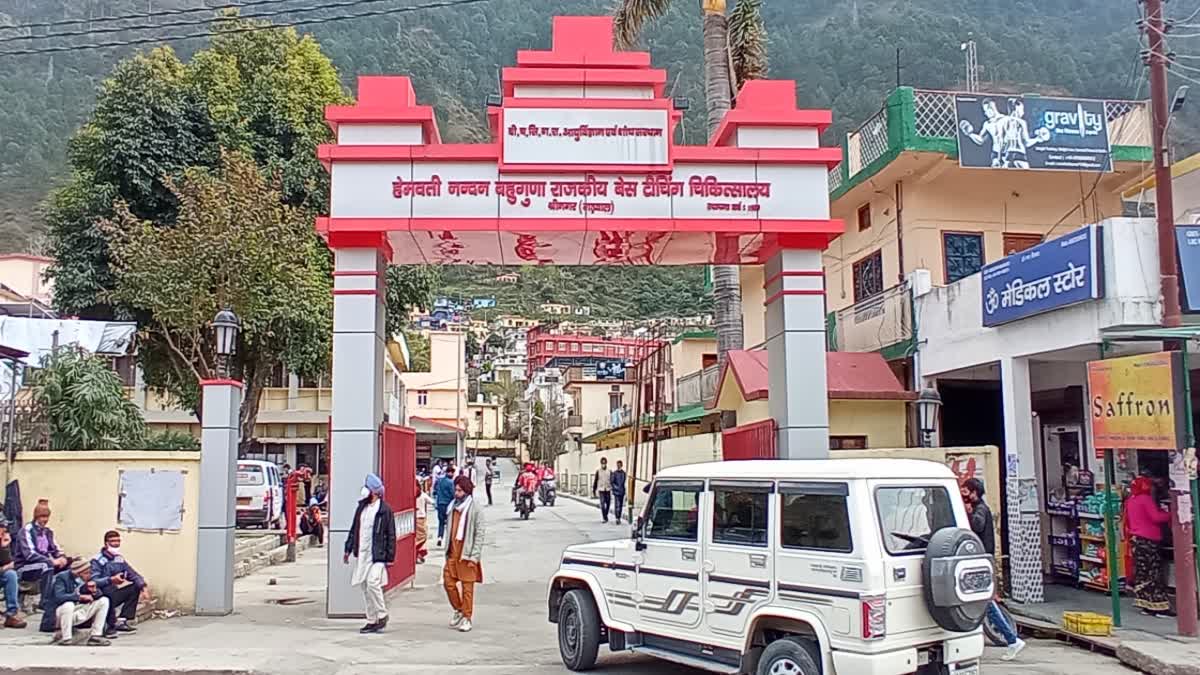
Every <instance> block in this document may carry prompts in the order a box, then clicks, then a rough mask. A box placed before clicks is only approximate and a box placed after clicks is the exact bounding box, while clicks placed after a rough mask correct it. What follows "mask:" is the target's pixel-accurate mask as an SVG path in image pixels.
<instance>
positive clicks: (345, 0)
mask: <svg viewBox="0 0 1200 675" xmlns="http://www.w3.org/2000/svg"><path fill="white" fill-rule="evenodd" d="M274 1H276V2H278V0H274ZM389 1H390V0H340V1H338V2H328V3H325V4H323V5H318V6H309V7H290V8H289V7H285V8H282V9H275V10H272V11H268V12H259V13H251V14H239V15H236V16H234V15H230V16H227V17H226V16H219V15H214V16H207V17H203V18H190V19H186V20H183V21H166V22H163V23H143V24H140V25H136V26H102V27H100V28H88V29H86V30H77V31H69V32H65V33H50V34H47V35H10V36H8V37H0V44H3V43H6V42H17V41H23V40H53V39H56V38H69V37H86V36H91V35H104V34H107V33H125V32H128V31H138V30H158V29H162V28H178V27H180V26H203V25H206V24H209V23H212V22H213V21H232V20H236V19H264V18H269V17H273V16H281V15H284V14H301V13H305V12H317V11H320V10H323V9H338V8H341V7H356V6H358V5H366V4H370V3H375V2H389Z"/></svg>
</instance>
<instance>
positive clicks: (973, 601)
mask: <svg viewBox="0 0 1200 675" xmlns="http://www.w3.org/2000/svg"><path fill="white" fill-rule="evenodd" d="M980 560H986V561H988V564H987V566H986V569H982V568H981V569H974V568H975V567H978V566H979V565H980ZM961 565H970V566H971V568H972V569H971V571H970V572H968V574H969V575H971V576H970V577H964V579H963V580H960V579H959V578H958V576H959V570H960V566H961ZM921 575H922V582H923V583H924V590H925V600H926V605H928V609H929V615H930V616H931V617H933V620H934V621H935V622H937V625H938V626H941V627H942V628H944V629H946V630H948V631H954V632H958V633H966V632H970V631H973V630H975V629H976V628H978V627H979V624H981V623H983V619H984V616H985V615H986V614H987V608H988V605H989V604H990V603H991V601H992V596H991V594H986V595H985V594H982V593H981V592H980V590H984V589H986V588H988V587H994V583H995V573H994V572H993V571H992V568H991V558H990V556H989V555H988V554H987V553H986V552H985V550H984V548H983V542H981V541H980V540H979V537H977V536H975V533H974V532H972V531H970V530H967V529H962V528H956V527H947V528H943V529H941V530H938V531H937V532H934V533H933V536H931V537H930V538H929V546H928V547H926V549H925V559H924V560H923V561H922V564H921ZM980 575H981V576H980ZM977 576H978V577H979V578H976V577H977ZM964 580H966V581H969V582H971V584H972V586H971V587H969V588H963V584H962V581H964ZM976 584H977V585H978V586H979V587H980V589H979V590H977V589H976V588H975V587H974V586H975V585H976ZM964 594H965V595H967V597H966V598H964V597H963V596H964Z"/></svg>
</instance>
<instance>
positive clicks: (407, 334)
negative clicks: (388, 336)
mask: <svg viewBox="0 0 1200 675" xmlns="http://www.w3.org/2000/svg"><path fill="white" fill-rule="evenodd" d="M401 333H402V334H403V335H404V341H405V342H407V343H408V369H409V370H410V371H412V372H415V373H428V372H429V368H430V364H429V336H428V335H425V334H422V333H418V332H417V331H415V330H402V331H401Z"/></svg>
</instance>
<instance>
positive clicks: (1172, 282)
mask: <svg viewBox="0 0 1200 675" xmlns="http://www.w3.org/2000/svg"><path fill="white" fill-rule="evenodd" d="M1141 25H1142V29H1143V30H1145V31H1146V42H1147V45H1148V46H1149V48H1150V50H1149V54H1148V55H1147V62H1146V63H1147V65H1148V66H1149V68H1150V111H1151V115H1152V118H1153V119H1152V123H1151V125H1150V127H1151V129H1152V130H1153V138H1152V139H1151V147H1152V148H1153V152H1154V212H1155V218H1156V221H1157V223H1158V273H1159V279H1160V280H1161V284H1162V298H1163V326H1166V327H1169V328H1170V327H1175V326H1179V325H1180V323H1182V320H1181V319H1182V316H1181V314H1182V313H1181V311H1180V307H1179V274H1178V271H1177V270H1178V266H1177V265H1178V263H1177V262H1176V258H1175V200H1174V194H1173V191H1172V185H1171V157H1170V154H1169V150H1168V149H1167V148H1168V144H1167V125H1168V122H1169V121H1170V116H1171V109H1170V102H1169V100H1168V96H1169V94H1168V93H1167V47H1166V39H1165V37H1166V31H1167V25H1166V21H1165V20H1164V17H1163V0H1145V20H1144V21H1143V22H1142V24H1141ZM1165 347H1166V349H1168V350H1172V351H1176V350H1178V349H1179V347H1180V345H1179V342H1178V341H1176V340H1172V341H1169V342H1168V343H1167V344H1166V345H1165ZM1184 377H1187V374H1186V373H1184ZM1176 386H1181V385H1179V384H1177V385H1176ZM1185 391H1187V390H1186V389H1185ZM1177 451H1178V452H1181V453H1182V452H1183V448H1178V449H1177ZM1170 511H1171V516H1170V517H1171V538H1172V541H1174V542H1175V545H1174V551H1173V553H1174V560H1175V611H1176V628H1177V630H1178V631H1179V634H1180V635H1185V636H1188V637H1195V636H1196V635H1197V633H1198V631H1197V616H1196V563H1195V553H1194V550H1193V548H1192V539H1193V536H1194V533H1193V529H1192V528H1194V527H1195V525H1196V523H1194V522H1192V504H1191V486H1190V485H1186V484H1185V485H1175V484H1172V485H1171V506H1170Z"/></svg>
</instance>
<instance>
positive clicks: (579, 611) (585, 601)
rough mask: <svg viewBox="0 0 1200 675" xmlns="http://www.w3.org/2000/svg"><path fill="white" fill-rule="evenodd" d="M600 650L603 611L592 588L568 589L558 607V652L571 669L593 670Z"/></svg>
mask: <svg viewBox="0 0 1200 675" xmlns="http://www.w3.org/2000/svg"><path fill="white" fill-rule="evenodd" d="M599 650H600V611H599V610H597V609H596V600H595V599H594V598H593V597H592V594H591V592H589V591H586V590H583V589H579V588H576V589H574V590H570V591H567V594H566V595H564V596H563V599H562V605H561V606H559V608H558V653H559V655H560V656H561V657H562V662H563V665H565V666H566V667H567V669H568V670H573V671H581V670H591V669H592V667H593V666H595V665H596V654H597V653H598V652H599Z"/></svg>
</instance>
